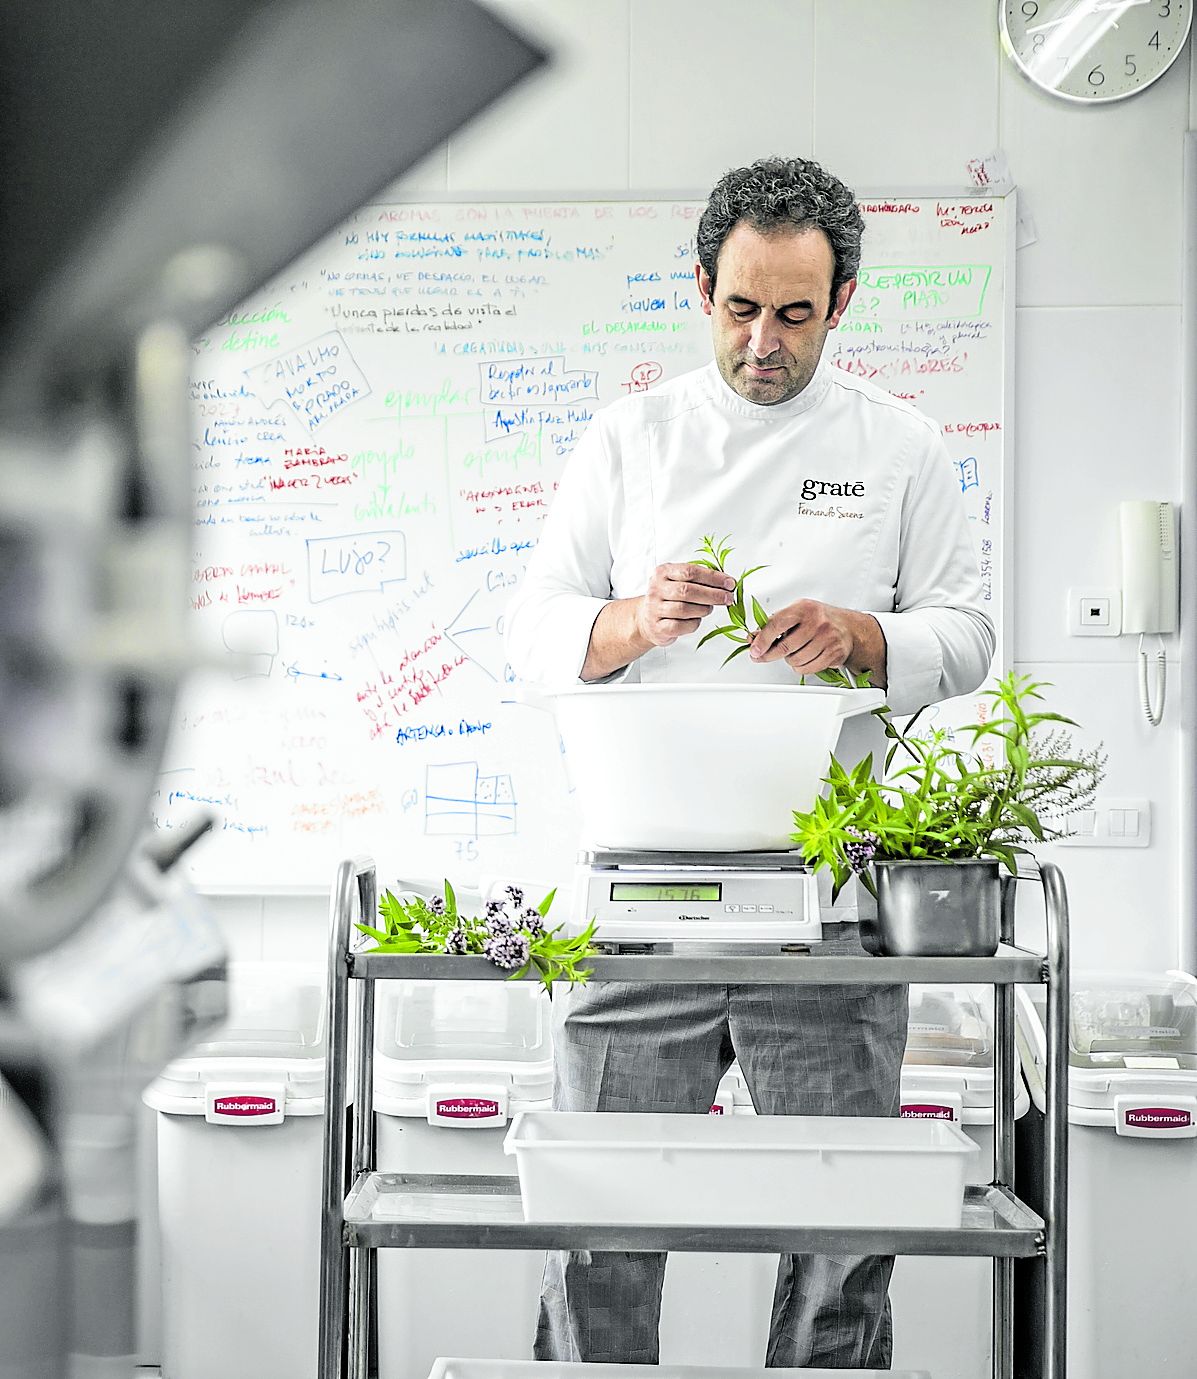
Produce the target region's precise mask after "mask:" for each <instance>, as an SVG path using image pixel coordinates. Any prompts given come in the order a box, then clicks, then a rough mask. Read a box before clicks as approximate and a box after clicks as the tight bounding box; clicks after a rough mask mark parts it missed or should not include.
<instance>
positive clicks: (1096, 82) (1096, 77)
mask: <svg viewBox="0 0 1197 1379" xmlns="http://www.w3.org/2000/svg"><path fill="white" fill-rule="evenodd" d="M1085 80H1086V81H1087V82H1088V83H1089V85H1090V86H1104V85H1105V84H1106V74H1105V73H1104V72H1103V71H1102V70H1101V63H1100V62H1099V63H1098V64H1097V66H1096V67H1094V68H1093V69H1092V70H1091V71H1090V73H1089V75H1088V76H1087V77H1086V78H1085Z"/></svg>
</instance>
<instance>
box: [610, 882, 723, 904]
mask: <svg viewBox="0 0 1197 1379" xmlns="http://www.w3.org/2000/svg"><path fill="white" fill-rule="evenodd" d="M611 899H612V900H647V901H654V900H659V901H665V902H669V901H673V902H675V903H676V902H677V901H679V900H681V901H690V902H693V901H696V900H722V899H723V883H722V882H721V881H704V882H702V883H701V884H699V885H696V886H679V885H677V884H675V883H672V882H661V881H612V883H611Z"/></svg>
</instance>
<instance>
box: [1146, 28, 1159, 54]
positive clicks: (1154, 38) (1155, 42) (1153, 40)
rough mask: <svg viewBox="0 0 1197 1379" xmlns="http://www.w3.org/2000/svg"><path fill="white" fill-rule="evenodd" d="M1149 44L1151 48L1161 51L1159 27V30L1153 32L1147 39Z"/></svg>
mask: <svg viewBox="0 0 1197 1379" xmlns="http://www.w3.org/2000/svg"><path fill="white" fill-rule="evenodd" d="M1147 46H1148V47H1149V48H1154V49H1155V50H1156V51H1157V52H1158V51H1159V46H1160V31H1159V29H1157V30H1156V31H1155V33H1153V34H1152V35H1151V37H1150V38H1149V39H1148V40H1147Z"/></svg>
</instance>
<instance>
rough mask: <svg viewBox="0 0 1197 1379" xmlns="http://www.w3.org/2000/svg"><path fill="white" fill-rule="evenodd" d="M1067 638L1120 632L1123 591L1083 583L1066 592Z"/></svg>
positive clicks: (1103, 635)
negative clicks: (1083, 584)
mask: <svg viewBox="0 0 1197 1379" xmlns="http://www.w3.org/2000/svg"><path fill="white" fill-rule="evenodd" d="M1068 635H1069V636H1070V637H1118V636H1121V635H1122V590H1121V589H1108V588H1107V589H1099V588H1096V587H1094V586H1092V585H1085V586H1082V587H1081V588H1079V589H1069V591H1068Z"/></svg>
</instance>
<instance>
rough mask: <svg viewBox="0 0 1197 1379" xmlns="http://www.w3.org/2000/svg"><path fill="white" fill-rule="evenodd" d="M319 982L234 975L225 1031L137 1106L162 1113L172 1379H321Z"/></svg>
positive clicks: (282, 970)
mask: <svg viewBox="0 0 1197 1379" xmlns="http://www.w3.org/2000/svg"><path fill="white" fill-rule="evenodd" d="M324 981H325V977H324V972H323V969H321V968H318V967H315V968H311V967H306V966H302V965H300V964H291V963H281V962H263V963H233V964H231V965H230V967H229V1002H230V1013H229V1019H228V1021H227V1022H226V1024H225V1026H224V1027H223V1028H222V1029H220V1030H218V1031H216V1032H215V1033H214V1034H212V1035H211V1036H210V1037H209V1038H207V1039H206V1040H205V1041H204V1042H203V1043H201V1044H199V1045H197V1046H196V1047H195V1048H193V1049H192V1050H191V1052H190V1054H189V1055H188V1057H186V1058H183V1059H179V1060H177V1061H176V1062H174V1063H172V1064H170V1065H169V1066H168V1067H167V1068H166V1069H165V1070H164V1071H163V1073H162V1074H161V1076H160V1077H158V1078H157V1079H156V1080H155V1081H154V1082H153V1083H151V1085H150V1086H149V1087H148V1088H147V1089H146V1091H145V1093H144V1095H143V1100H144V1101H145V1103H146V1105H147V1106H149V1107H151V1108H152V1109H153V1110H155V1111H156V1112H158V1135H157V1144H158V1165H157V1166H158V1218H159V1241H158V1244H159V1250H160V1260H161V1287H162V1372H163V1374H164V1375H166V1376H168V1379H211V1376H212V1375H219V1376H220V1379H315V1376H316V1364H317V1351H318V1344H317V1343H318V1329H319V1311H320V1307H319V1304H320V1296H319V1293H320V1202H321V1165H322V1155H323V1141H324V1133H323V1113H324V1052H325V1029H324V1024H325V998H324Z"/></svg>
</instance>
